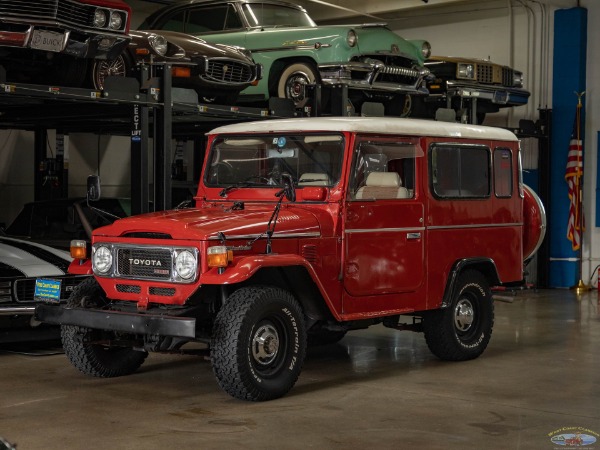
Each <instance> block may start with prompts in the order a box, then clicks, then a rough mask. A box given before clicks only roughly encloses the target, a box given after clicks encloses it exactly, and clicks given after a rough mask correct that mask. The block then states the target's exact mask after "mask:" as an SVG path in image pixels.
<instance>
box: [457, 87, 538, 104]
mask: <svg viewBox="0 0 600 450" xmlns="http://www.w3.org/2000/svg"><path fill="white" fill-rule="evenodd" d="M446 95H447V96H451V97H463V98H476V99H482V100H487V101H490V102H492V103H494V104H496V105H504V106H521V105H526V104H527V101H528V99H529V96H530V93H529V91H527V90H525V89H521V88H509V87H505V86H490V85H485V84H465V83H460V82H456V81H447V82H446Z"/></svg>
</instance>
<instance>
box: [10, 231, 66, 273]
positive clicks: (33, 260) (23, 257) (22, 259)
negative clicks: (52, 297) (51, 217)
mask: <svg viewBox="0 0 600 450" xmlns="http://www.w3.org/2000/svg"><path fill="white" fill-rule="evenodd" d="M70 263H71V256H70V255H69V253H67V252H65V251H62V250H57V249H55V248H52V247H48V246H46V245H42V244H37V243H34V242H30V241H24V240H21V239H13V238H9V237H4V236H1V237H0V276H3V273H4V271H5V270H6V271H7V273H8V272H10V273H11V274H14V273H17V272H18V273H20V274H22V276H26V277H41V276H57V275H64V274H65V273H66V271H67V268H68V266H69V264H70Z"/></svg>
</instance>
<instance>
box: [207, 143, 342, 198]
mask: <svg viewBox="0 0 600 450" xmlns="http://www.w3.org/2000/svg"><path fill="white" fill-rule="evenodd" d="M343 152H344V139H343V137H342V136H341V135H339V134H309V135H306V134H305V135H298V134H277V135H272V134H271V135H265V136H261V135H252V136H220V137H218V138H217V139H215V141H214V143H213V145H212V149H211V153H210V156H209V160H208V164H207V169H206V172H205V175H204V182H205V184H206V186H209V187H222V188H229V187H256V186H262V187H269V186H273V187H279V186H280V185H281V183H282V181H281V175H282V174H283V173H288V174H290V175H291V177H292V180H293V182H294V184H295V185H296V186H298V187H299V188H302V187H304V186H328V187H331V186H334V185H335V184H337V183H338V182H339V179H340V173H341V167H342V159H343Z"/></svg>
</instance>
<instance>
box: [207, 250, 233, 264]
mask: <svg viewBox="0 0 600 450" xmlns="http://www.w3.org/2000/svg"><path fill="white" fill-rule="evenodd" d="M231 261H233V251H232V250H228V249H227V247H225V246H224V245H216V246H214V247H209V248H208V250H207V252H206V262H207V264H208V267H227V264H229V263H230V262H231Z"/></svg>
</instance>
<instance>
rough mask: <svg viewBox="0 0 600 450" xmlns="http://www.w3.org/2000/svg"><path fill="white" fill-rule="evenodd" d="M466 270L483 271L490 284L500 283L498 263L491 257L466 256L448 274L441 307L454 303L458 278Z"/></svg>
mask: <svg viewBox="0 0 600 450" xmlns="http://www.w3.org/2000/svg"><path fill="white" fill-rule="evenodd" d="M466 270H475V271H477V272H479V273H481V274H482V275H483V276H484V277H485V279H486V280H487V282H488V284H489V285H490V286H496V285H498V284H500V276H499V275H498V269H497V268H496V264H495V263H494V261H493V260H492V259H491V258H464V259H460V260H458V261H456V262H455V263H454V265H453V266H452V269H451V270H450V273H449V274H448V281H447V282H446V289H445V291H444V296H443V298H442V304H441V306H440V308H447V307H448V306H450V305H451V304H452V299H453V298H454V294H455V291H456V288H457V283H458V278H459V276H460V274H461V273H463V272H464V271H466Z"/></svg>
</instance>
